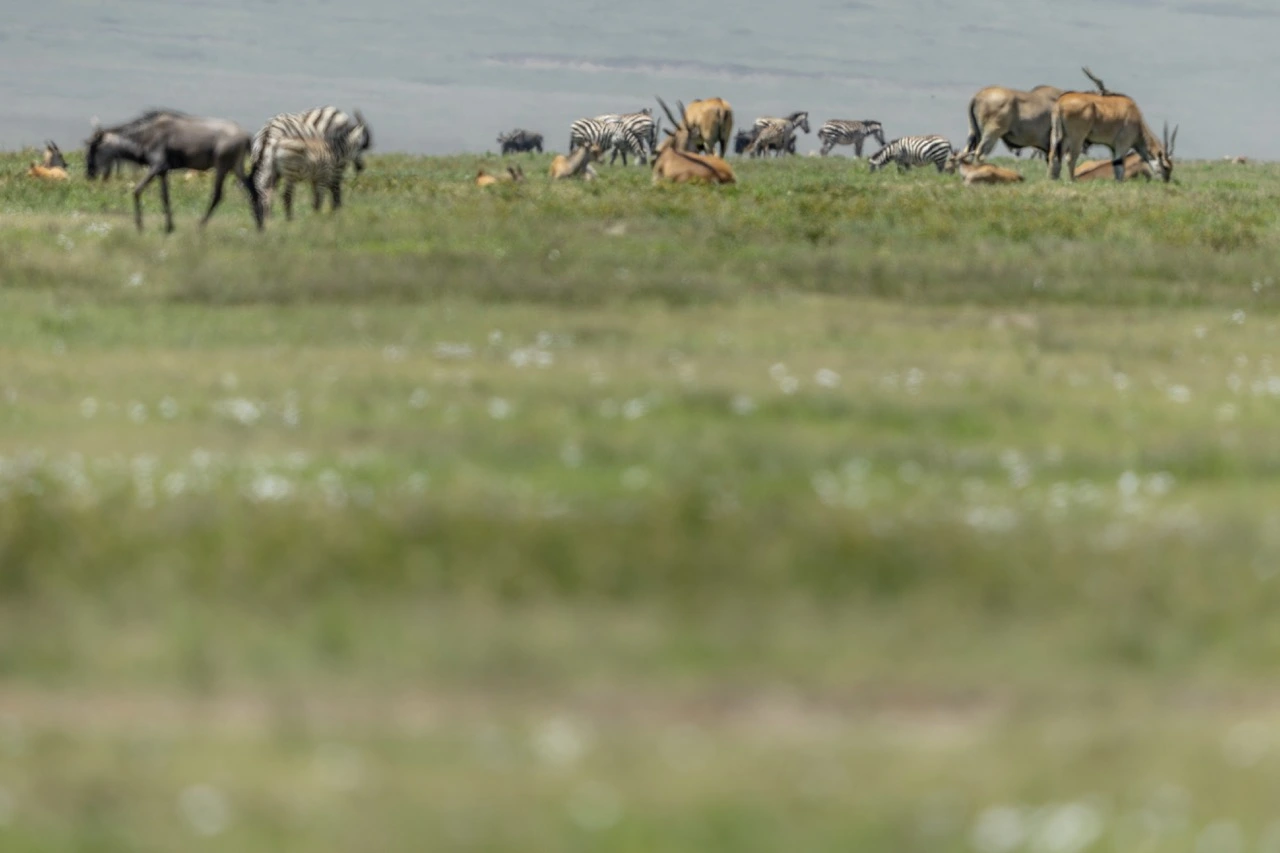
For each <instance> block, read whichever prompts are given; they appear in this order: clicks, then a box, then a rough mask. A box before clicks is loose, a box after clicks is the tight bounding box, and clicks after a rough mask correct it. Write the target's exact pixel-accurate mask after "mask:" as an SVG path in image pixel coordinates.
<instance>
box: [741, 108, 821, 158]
mask: <svg viewBox="0 0 1280 853" xmlns="http://www.w3.org/2000/svg"><path fill="white" fill-rule="evenodd" d="M797 128H798V129H800V130H803V131H804V132H805V133H808V132H809V113H807V112H805V111H804V110H800V111H797V112H794V113H792V114H791V115H789V116H787V117H786V118H775V117H773V116H763V117H761V118H758V119H756V121H755V125H754V130H755V132H756V138H755V139H753V140H752V141H751V144H750V145H748V146H747V150H746V153H747V156H749V157H758V156H760V155H762V154H763V153H764V152H765V151H772V152H773V153H774V156H781V155H783V154H786V153H788V151H789V152H790V153H792V154H794V153H795V149H796V129H797Z"/></svg>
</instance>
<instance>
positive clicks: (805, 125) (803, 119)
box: [787, 110, 809, 133]
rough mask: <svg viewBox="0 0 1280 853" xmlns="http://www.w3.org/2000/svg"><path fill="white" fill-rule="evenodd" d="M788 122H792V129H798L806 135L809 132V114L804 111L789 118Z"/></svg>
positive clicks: (797, 112)
mask: <svg viewBox="0 0 1280 853" xmlns="http://www.w3.org/2000/svg"><path fill="white" fill-rule="evenodd" d="M787 121H789V122H791V125H792V127H798V128H800V129H801V130H803V131H804V132H805V133H808V132H809V113H808V112H807V111H804V110H798V111H796V112H794V113H792V114H791V115H789V116H787Z"/></svg>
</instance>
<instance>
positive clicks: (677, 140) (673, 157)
mask: <svg viewBox="0 0 1280 853" xmlns="http://www.w3.org/2000/svg"><path fill="white" fill-rule="evenodd" d="M658 103H659V104H661V105H662V110H663V112H665V113H666V114H667V118H668V119H669V120H670V121H671V123H672V124H673V125H675V130H667V131H665V132H666V134H667V137H666V139H663V140H662V142H660V143H659V144H658V149H657V155H656V156H655V157H654V158H653V182H654V183H655V184H656V183H658V182H659V181H672V182H674V183H678V184H682V183H706V184H732V183H735V182H736V181H737V178H735V177H734V174H733V167H731V166H730V165H729V164H728V163H726V162H725V161H724V158H722V157H717V156H715V155H714V154H695V153H693V152H692V151H689V150H688V146H689V137H690V135H691V134H692V133H693V130H692V129H691V128H690V127H689V125H688V124H686V123H685V122H683V121H676V117H675V116H674V115H672V113H671V110H670V108H668V107H667V105H666V102H664V101H663V100H662V99H661V98H658ZM677 106H679V107H680V114H681V115H688V114H689V113H688V110H686V109H685V108H684V105H683V104H680V103H678V102H677Z"/></svg>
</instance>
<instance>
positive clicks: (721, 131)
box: [672, 98, 733, 158]
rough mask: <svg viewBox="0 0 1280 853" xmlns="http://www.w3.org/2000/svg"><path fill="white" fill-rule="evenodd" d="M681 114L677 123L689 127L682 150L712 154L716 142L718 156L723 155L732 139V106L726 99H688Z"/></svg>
mask: <svg viewBox="0 0 1280 853" xmlns="http://www.w3.org/2000/svg"><path fill="white" fill-rule="evenodd" d="M681 116H682V117H683V119H684V121H682V122H679V123H680V124H683V125H684V126H685V127H686V128H688V129H689V139H688V142H686V143H685V145H684V150H686V151H703V152H706V153H707V154H714V153H715V147H716V145H717V144H718V145H719V146H720V156H721V157H722V158H723V157H724V155H725V154H726V153H727V152H728V150H729V142H730V141H731V140H732V139H733V107H731V106H729V102H728V101H726V100H725V99H724V98H704V99H702V100H697V101H690V102H689V106H688V107H686V108H685V110H684V112H682V113H681ZM672 121H673V122H674V121H675V120H674V119H672Z"/></svg>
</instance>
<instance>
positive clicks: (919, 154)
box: [867, 135, 951, 172]
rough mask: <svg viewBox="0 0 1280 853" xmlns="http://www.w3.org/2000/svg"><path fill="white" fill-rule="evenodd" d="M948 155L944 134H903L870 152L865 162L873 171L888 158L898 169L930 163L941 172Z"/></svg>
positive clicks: (947, 143) (949, 153)
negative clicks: (872, 152) (899, 137)
mask: <svg viewBox="0 0 1280 853" xmlns="http://www.w3.org/2000/svg"><path fill="white" fill-rule="evenodd" d="M950 156H951V143H950V142H948V141H947V138H946V137H945V136H936V135H933V136H904V137H902V138H901V139H895V140H893V141H892V142H890V143H889V144H888V145H886V146H885V147H883V148H881V149H880V150H879V151H877V152H876V153H874V154H872V155H871V157H870V159H868V160H867V163H869V164H870V166H871V171H873V172H874V171H876V170H877V169H879V168H880V167H882V166H884V165H885V164H887V163H888V162H889V161H890V160H892V161H894V162H896V163H897V164H898V168H899V169H909V168H911V167H912V166H924V165H926V164H929V163H932V164H933V165H935V166H937V167H938V171H939V172H941V171H942V170H943V168H945V166H946V163H947V159H948V158H949V157H950Z"/></svg>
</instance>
